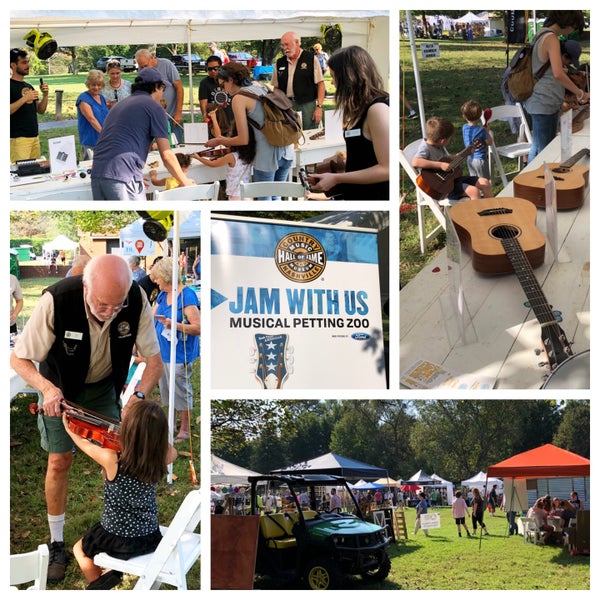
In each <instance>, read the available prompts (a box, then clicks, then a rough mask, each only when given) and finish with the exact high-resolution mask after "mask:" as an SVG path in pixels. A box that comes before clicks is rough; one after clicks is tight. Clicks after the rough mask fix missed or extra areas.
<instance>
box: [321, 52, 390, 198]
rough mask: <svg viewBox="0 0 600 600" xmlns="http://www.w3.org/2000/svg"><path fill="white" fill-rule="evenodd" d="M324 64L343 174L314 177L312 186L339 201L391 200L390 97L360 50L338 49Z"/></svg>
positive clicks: (379, 76) (375, 67)
mask: <svg viewBox="0 0 600 600" xmlns="http://www.w3.org/2000/svg"><path fill="white" fill-rule="evenodd" d="M328 64H329V70H330V72H331V76H332V82H333V84H334V85H335V88H336V89H335V102H336V105H337V107H338V109H339V110H340V111H341V113H342V115H343V120H344V139H345V141H346V170H345V172H343V173H322V174H315V175H312V176H311V183H314V184H318V187H319V188H320V189H322V190H323V191H325V192H330V191H334V192H335V194H336V198H337V197H339V199H342V200H389V198H390V191H389V94H388V93H387V92H386V91H385V90H384V83H383V79H382V77H381V75H380V74H379V72H378V71H377V66H376V65H375V62H374V61H373V58H372V57H371V55H370V54H369V53H368V52H367V51H366V50H363V49H362V48H360V47H359V46H348V47H346V48H340V49H339V50H336V51H335V52H334V53H333V54H332V55H331V57H330V59H329V63H328ZM334 187H335V190H333V188H334ZM338 194H339V196H338Z"/></svg>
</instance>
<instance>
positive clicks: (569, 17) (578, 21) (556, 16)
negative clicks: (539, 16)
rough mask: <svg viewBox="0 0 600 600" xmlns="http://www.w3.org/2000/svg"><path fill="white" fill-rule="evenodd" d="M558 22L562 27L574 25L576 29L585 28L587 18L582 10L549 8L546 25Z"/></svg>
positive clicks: (581, 29)
mask: <svg viewBox="0 0 600 600" xmlns="http://www.w3.org/2000/svg"><path fill="white" fill-rule="evenodd" d="M555 23H556V24H557V25H558V26H559V27H560V28H561V29H564V28H565V27H573V29H574V30H575V31H579V32H581V31H583V30H584V29H585V19H584V18H583V11H581V10H549V11H548V16H547V17H546V20H545V21H544V27H550V25H554V24H555Z"/></svg>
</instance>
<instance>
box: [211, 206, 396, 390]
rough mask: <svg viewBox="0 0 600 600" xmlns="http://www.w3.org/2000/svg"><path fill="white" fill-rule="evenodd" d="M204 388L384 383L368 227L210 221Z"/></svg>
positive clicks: (372, 237)
mask: <svg viewBox="0 0 600 600" xmlns="http://www.w3.org/2000/svg"><path fill="white" fill-rule="evenodd" d="M211 246H212V250H211V252H212V257H211V260H212V263H211V274H212V279H211V285H212V289H211V315H212V317H211V318H212V320H211V328H212V340H211V365H212V367H211V369H212V372H211V376H212V382H211V385H212V387H213V388H217V389H224V388H228V389H246V388H251V389H252V388H256V389H282V388H286V389H324V388H338V389H339V388H346V389H385V387H386V373H385V361H384V350H383V330H382V319H381V298H380V291H379V268H378V254H377V232H376V231H375V230H368V229H359V228H336V227H331V226H323V225H315V224H313V223H300V222H287V221H271V220H261V219H254V218H251V217H248V218H246V217H244V218H241V217H240V218H235V217H221V216H219V217H216V216H213V219H212V225H211Z"/></svg>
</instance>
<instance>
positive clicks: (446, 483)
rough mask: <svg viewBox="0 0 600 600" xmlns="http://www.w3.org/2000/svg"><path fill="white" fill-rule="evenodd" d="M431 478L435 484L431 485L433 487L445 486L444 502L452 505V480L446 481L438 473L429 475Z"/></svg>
mask: <svg viewBox="0 0 600 600" xmlns="http://www.w3.org/2000/svg"><path fill="white" fill-rule="evenodd" d="M431 479H433V480H434V481H435V484H434V485H433V487H437V488H445V490H446V504H447V505H448V506H452V497H453V493H454V486H453V485H452V482H450V481H447V480H446V479H444V478H443V477H440V476H439V475H436V474H435V473H433V475H432V476H431Z"/></svg>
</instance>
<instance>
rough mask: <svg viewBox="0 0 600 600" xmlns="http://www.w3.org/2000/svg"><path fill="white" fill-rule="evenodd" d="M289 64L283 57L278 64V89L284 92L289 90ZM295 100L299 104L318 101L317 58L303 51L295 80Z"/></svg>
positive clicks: (297, 64)
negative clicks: (316, 81)
mask: <svg viewBox="0 0 600 600" xmlns="http://www.w3.org/2000/svg"><path fill="white" fill-rule="evenodd" d="M289 66H290V65H289V63H288V59H287V56H282V57H281V58H280V59H279V60H278V61H277V64H276V69H277V87H278V88H279V89H280V90H283V91H284V92H285V91H286V90H287V84H288V76H289ZM292 85H293V89H294V99H295V100H296V102H298V103H299V104H304V103H306V102H311V101H312V100H316V99H317V84H316V83H315V57H314V55H313V54H311V53H310V52H307V51H306V50H303V51H302V52H301V53H300V56H299V57H298V62H297V63H296V69H295V71H294V79H293V83H292Z"/></svg>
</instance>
